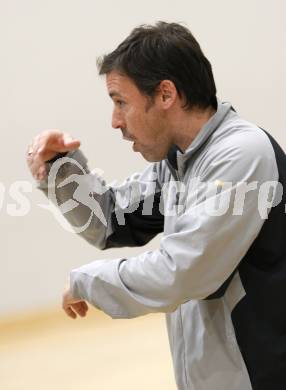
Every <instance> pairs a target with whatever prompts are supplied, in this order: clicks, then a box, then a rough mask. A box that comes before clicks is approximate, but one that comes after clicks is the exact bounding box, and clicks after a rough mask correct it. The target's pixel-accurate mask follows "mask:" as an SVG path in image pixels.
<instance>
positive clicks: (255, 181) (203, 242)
mask: <svg viewBox="0 0 286 390" xmlns="http://www.w3.org/2000/svg"><path fill="white" fill-rule="evenodd" d="M66 158H67V161H66V162H65V163H63V164H62V163H61V162H60V161H61V160H60V159H58V160H56V161H53V162H51V163H49V164H48V167H49V171H50V174H51V175H50V177H51V176H52V179H51V180H49V182H47V181H46V182H42V183H40V188H41V189H42V190H43V191H44V192H45V193H46V194H47V195H48V196H49V197H50V198H51V199H52V201H53V202H57V204H58V205H60V208H61V211H62V212H63V213H64V216H65V218H66V219H67V220H68V221H69V222H70V224H71V225H73V226H74V229H76V231H77V232H78V234H80V235H81V236H82V237H83V238H85V239H86V240H87V241H88V242H90V243H91V244H92V245H95V246H96V247H98V248H101V249H107V248H111V247H122V246H142V245H144V244H145V243H147V242H148V241H149V240H151V239H152V238H153V237H154V236H155V235H156V234H158V233H161V232H162V233H163V234H162V238H161V241H160V246H159V248H158V249H156V250H154V251H147V252H142V253H141V254H139V255H138V256H134V257H129V258H118V259H114V260H110V261H106V260H98V261H94V262H92V263H90V264H87V265H84V266H82V267H80V268H78V269H75V270H73V271H72V272H71V275H70V277H71V289H72V293H73V295H74V296H75V297H78V298H82V299H85V300H87V301H88V302H90V303H91V304H92V305H94V306H96V307H98V308H99V309H101V310H103V311H104V312H105V313H107V314H108V315H110V316H111V317H113V318H132V317H136V316H140V315H144V314H147V313H152V312H164V313H166V321H167V329H168V335H169V341H170V347H171V352H172V357H173V363H174V369H175V377H176V382H177V386H178V389H180V390H187V389H188V390H251V389H254V390H266V389H267V390H269V389H275V390H282V389H283V390H285V388H286V339H285V335H286V314H284V313H283V310H281V306H280V303H279V299H280V297H281V295H282V294H285V293H286V264H285V263H286V256H285V244H284V235H285V228H286V225H285V195H284V194H283V193H282V192H281V188H282V189H283V187H281V184H280V185H278V184H277V181H280V182H282V184H283V185H284V183H285V167H286V165H285V154H284V152H282V150H281V149H280V148H279V145H277V143H276V142H275V141H274V140H273V139H272V138H271V137H270V136H269V135H268V134H267V133H266V132H264V131H263V130H262V129H259V128H258V127H256V126H255V125H253V124H251V123H249V122H247V121H245V120H243V119H242V118H240V117H239V115H238V114H237V113H236V112H235V111H234V110H233V109H232V107H231V105H230V104H228V103H221V102H218V108H217V112H216V113H215V115H214V116H213V117H212V118H211V119H210V120H209V121H208V122H207V123H206V125H205V126H204V127H203V128H202V129H201V131H200V133H199V134H198V136H197V137H196V138H195V140H194V141H193V142H192V144H191V145H190V146H189V148H188V149H187V150H186V151H185V152H184V153H182V152H181V151H180V150H179V149H178V148H176V147H175V146H174V147H172V148H171V150H170V152H169V154H168V158H167V159H166V160H163V161H161V162H158V163H153V164H149V165H148V166H147V168H146V169H145V171H144V172H142V173H139V174H134V175H132V176H131V177H129V178H128V179H127V180H126V181H125V182H124V183H123V184H122V185H119V186H108V185H107V184H106V183H105V182H104V181H103V179H102V178H101V177H100V176H99V175H97V174H96V173H91V172H90V171H89V170H88V167H87V160H86V158H85V157H84V155H83V154H82V153H81V151H79V150H78V151H76V152H73V153H69V154H68V155H67V156H66ZM69 158H70V159H74V160H75V163H73V160H69ZM57 164H58V165H57ZM82 167H83V169H82ZM84 172H86V173H87V174H85V175H83V173H84ZM71 175H72V176H71ZM271 206H275V207H273V208H272V209H271ZM283 230H284V233H283Z"/></svg>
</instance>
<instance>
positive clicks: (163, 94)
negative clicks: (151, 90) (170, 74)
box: [158, 80, 178, 110]
mask: <svg viewBox="0 0 286 390" xmlns="http://www.w3.org/2000/svg"><path fill="white" fill-rule="evenodd" d="M177 96H178V92H177V89H176V86H175V84H174V83H173V81H171V80H162V81H161V83H160V85H159V86H158V97H159V100H160V104H161V106H162V108H163V109H165V110H167V109H168V108H170V107H171V106H172V105H173V104H174V102H175V100H176V98H177Z"/></svg>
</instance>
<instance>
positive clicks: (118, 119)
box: [112, 110, 125, 129]
mask: <svg viewBox="0 0 286 390" xmlns="http://www.w3.org/2000/svg"><path fill="white" fill-rule="evenodd" d="M112 127H113V128H114V129H121V128H124V127H125V126H124V119H123V118H122V116H121V115H120V114H119V113H118V111H116V110H113V113H112Z"/></svg>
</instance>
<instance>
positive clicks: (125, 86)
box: [106, 70, 142, 97]
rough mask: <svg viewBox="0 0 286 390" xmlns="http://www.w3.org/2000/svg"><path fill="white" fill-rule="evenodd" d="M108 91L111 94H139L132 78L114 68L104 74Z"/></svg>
mask: <svg viewBox="0 0 286 390" xmlns="http://www.w3.org/2000/svg"><path fill="white" fill-rule="evenodd" d="M106 86H107V90H108V93H109V95H110V96H111V97H113V96H118V95H119V96H128V95H131V96H133V97H134V96H136V95H141V96H142V94H141V93H140V91H139V89H138V88H137V87H136V85H135V83H134V81H133V80H131V79H130V78H129V77H128V76H125V75H123V74H121V73H119V72H117V71H115V70H113V71H112V72H110V73H108V74H107V75H106Z"/></svg>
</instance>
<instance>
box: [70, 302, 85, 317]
mask: <svg viewBox="0 0 286 390" xmlns="http://www.w3.org/2000/svg"><path fill="white" fill-rule="evenodd" d="M71 306H72V308H73V310H74V311H75V312H76V313H77V314H78V315H80V316H81V317H84V316H85V315H86V312H87V310H88V307H87V304H86V303H85V302H84V301H80V302H76V303H73V304H72V305H71Z"/></svg>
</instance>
